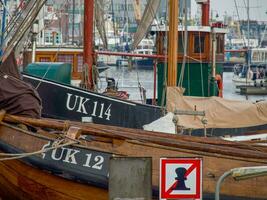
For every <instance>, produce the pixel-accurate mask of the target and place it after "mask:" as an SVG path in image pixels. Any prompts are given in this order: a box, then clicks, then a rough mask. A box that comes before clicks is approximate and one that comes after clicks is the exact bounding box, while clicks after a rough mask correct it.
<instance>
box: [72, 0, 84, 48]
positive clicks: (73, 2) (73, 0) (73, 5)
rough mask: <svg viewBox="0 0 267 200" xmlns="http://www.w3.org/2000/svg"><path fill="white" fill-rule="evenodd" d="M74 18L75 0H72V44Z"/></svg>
mask: <svg viewBox="0 0 267 200" xmlns="http://www.w3.org/2000/svg"><path fill="white" fill-rule="evenodd" d="M85 1H86V0H85ZM74 20H75V0H72V44H74Z"/></svg>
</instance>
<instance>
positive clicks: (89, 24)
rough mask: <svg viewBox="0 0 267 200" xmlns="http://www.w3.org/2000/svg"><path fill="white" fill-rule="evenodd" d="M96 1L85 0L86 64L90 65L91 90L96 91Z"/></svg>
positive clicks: (84, 57)
mask: <svg viewBox="0 0 267 200" xmlns="http://www.w3.org/2000/svg"><path fill="white" fill-rule="evenodd" d="M93 16H94V0H84V55H83V59H84V63H85V64H87V65H88V79H89V81H88V82H89V83H88V85H89V89H90V90H93V89H94V84H93V75H92V69H93V67H92V66H93V28H94V27H93V26H94V23H93V19H94V17H93Z"/></svg>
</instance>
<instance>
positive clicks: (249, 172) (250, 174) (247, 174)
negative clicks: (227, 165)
mask: <svg viewBox="0 0 267 200" xmlns="http://www.w3.org/2000/svg"><path fill="white" fill-rule="evenodd" d="M266 175H267V166H256V167H240V168H234V169H230V170H229V171H227V172H225V173H224V174H223V175H222V176H221V177H220V178H219V179H218V181H217V184H216V190H215V200H220V188H221V185H222V183H223V181H224V179H226V178H227V177H229V176H232V177H233V179H234V180H236V181H239V180H245V179H250V178H256V177H260V176H266ZM255 181H257V180H255Z"/></svg>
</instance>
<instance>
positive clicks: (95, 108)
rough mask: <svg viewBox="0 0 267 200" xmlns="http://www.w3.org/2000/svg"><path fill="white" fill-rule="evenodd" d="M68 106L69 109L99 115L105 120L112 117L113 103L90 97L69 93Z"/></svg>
mask: <svg viewBox="0 0 267 200" xmlns="http://www.w3.org/2000/svg"><path fill="white" fill-rule="evenodd" d="M67 95H68V96H67V102H66V107H67V109H68V110H69V111H75V112H78V113H82V114H85V115H88V116H92V117H97V118H101V119H105V120H110V118H111V105H112V104H108V105H106V104H104V103H99V102H98V101H91V100H90V99H88V98H85V97H82V96H78V95H73V94H70V93H67Z"/></svg>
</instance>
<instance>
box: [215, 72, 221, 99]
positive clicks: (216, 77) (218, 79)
mask: <svg viewBox="0 0 267 200" xmlns="http://www.w3.org/2000/svg"><path fill="white" fill-rule="evenodd" d="M215 80H216V81H217V85H218V89H219V94H218V96H219V97H223V80H222V76H221V75H220V74H216V76H215Z"/></svg>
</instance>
